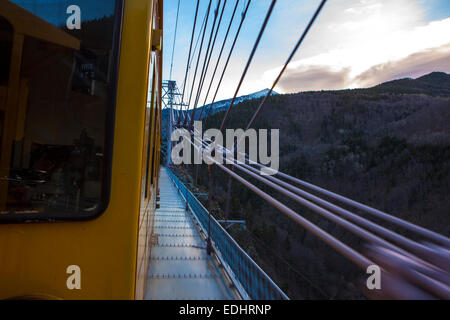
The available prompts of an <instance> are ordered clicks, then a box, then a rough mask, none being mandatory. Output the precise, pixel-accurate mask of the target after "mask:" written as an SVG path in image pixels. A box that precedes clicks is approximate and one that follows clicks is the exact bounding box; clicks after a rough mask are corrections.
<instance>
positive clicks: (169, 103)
mask: <svg viewBox="0 0 450 320" xmlns="http://www.w3.org/2000/svg"><path fill="white" fill-rule="evenodd" d="M162 90H163V95H162V101H163V109H164V110H169V112H168V113H169V115H168V119H167V121H168V123H167V126H166V128H167V132H166V139H167V140H166V141H167V142H166V143H163V146H162V148H163V149H164V150H165V151H166V160H167V165H170V164H171V156H170V155H171V153H172V142H171V139H170V138H171V136H172V132H173V130H174V128H175V127H176V126H178V125H179V123H180V122H181V118H182V117H184V116H185V113H184V112H183V110H182V109H183V107H185V106H187V105H186V104H184V103H183V101H182V100H181V99H182V94H181V93H180V91H179V89H178V86H177V82H176V81H174V80H165V81H163V83H162Z"/></svg>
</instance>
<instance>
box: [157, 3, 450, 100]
mask: <svg viewBox="0 0 450 320" xmlns="http://www.w3.org/2000/svg"><path fill="white" fill-rule="evenodd" d="M318 3H319V1H311V0H309V1H304V2H302V4H301V5H298V1H296V2H295V3H294V2H293V1H290V0H289V1H283V2H279V3H277V5H276V6H275V9H274V12H273V14H272V17H271V20H270V21H269V24H268V27H267V30H266V32H265V34H264V35H263V38H262V40H261V44H260V46H259V48H258V50H257V51H256V55H255V58H254V61H253V63H252V65H251V66H250V69H249V72H248V74H247V76H246V78H245V80H244V82H243V86H242V88H241V90H240V91H239V93H238V95H237V96H244V95H248V94H251V93H254V92H258V91H261V90H263V89H265V88H270V87H271V85H272V82H273V80H274V78H275V76H276V74H277V73H278V71H279V70H280V66H281V65H282V63H283V62H284V60H285V59H286V57H287V55H288V53H289V52H290V50H291V49H292V47H293V44H294V43H295V38H297V37H298V35H299V34H300V33H301V32H303V29H304V27H305V26H306V23H307V22H308V21H309V19H310V17H311V15H312V12H313V11H314V10H315V8H316V6H317V5H318ZM268 4H269V1H268V0H263V1H258V2H252V3H251V5H250V9H249V13H248V18H247V20H246V21H245V22H244V26H243V31H242V33H241V35H240V37H239V39H238V41H237V44H236V49H235V52H234V53H233V56H232V58H231V60H230V67H229V69H228V70H227V73H226V74H225V78H224V82H223V84H222V86H221V89H220V90H219V93H218V97H217V99H216V100H217V101H220V100H226V99H229V98H230V97H233V95H234V92H235V90H236V85H235V84H236V83H237V81H238V79H239V77H240V76H241V73H242V70H243V65H244V63H245V62H246V61H247V58H248V54H249V51H250V48H251V46H253V43H254V38H255V35H256V34H257V32H258V31H259V28H260V25H261V23H262V20H263V18H264V16H265V14H266V10H267V7H268ZM213 6H214V8H215V6H216V2H213ZM206 7H207V3H205V1H200V9H199V20H200V21H202V19H203V17H204V14H205V13H206ZM233 7H234V2H233V3H229V4H227V7H226V10H225V14H224V20H223V22H222V25H221V28H220V32H219V37H218V41H217V43H216V46H215V48H214V53H213V58H212V60H211V65H213V64H214V63H215V61H216V58H217V56H218V51H219V49H220V46H221V44H222V42H221V41H222V40H221V39H223V37H224V33H225V29H226V26H227V25H228V23H229V20H228V19H229V16H230V15H231V11H232V9H233ZM242 8H243V4H242V3H240V4H239V7H238V11H237V14H236V17H237V18H236V19H235V21H234V23H233V27H232V28H231V33H230V35H234V32H235V30H236V24H237V22H236V21H237V19H239V18H238V16H240V11H241V10H242ZM194 11H195V4H194V5H193V3H189V4H188V3H186V2H183V1H181V7H180V15H179V21H178V34H177V39H176V43H175V54H174V56H175V57H174V65H173V77H172V78H173V79H172V80H175V81H177V83H178V85H179V86H180V85H181V84H182V82H183V80H184V73H185V67H186V61H185V60H186V57H187V51H188V47H189V41H190V36H191V32H192V22H193V16H194ZM176 12H177V1H176V0H172V1H169V2H168V3H167V4H166V6H165V9H164V14H165V21H166V25H167V28H166V30H165V34H164V41H165V43H166V48H168V50H166V51H165V54H164V61H166V63H165V64H164V72H163V74H164V79H168V78H169V70H170V58H171V55H172V45H173V37H174V25H175V20H176ZM294 15H295V17H296V18H297V19H292V17H293V16H294ZM210 17H211V16H210ZM227 17H228V18H227ZM249 21H252V22H254V23H249ZM349 21H351V22H349ZM200 24H201V23H198V26H197V31H196V37H197V35H198V29H199V27H200ZM210 26H211V23H210V24H209V27H208V30H207V32H206V37H205V39H206V40H205V41H207V39H208V36H209V32H210ZM180 30H185V31H186V32H184V33H180ZM292 30H295V32H292ZM280 33H282V34H283V36H282V37H280ZM230 37H231V36H230ZM230 42H231V41H230V38H229V39H228V42H227V45H226V46H225V51H224V54H227V53H228V50H229V47H230ZM274 48H276V49H274ZM204 51H205V48H204V50H203V52H204ZM203 56H204V55H203V54H202V59H203ZM449 61H450V3H448V2H447V1H443V0H431V1H422V0H400V1H397V2H395V3H393V2H392V1H387V0H365V1H361V0H340V1H336V2H331V3H328V4H327V5H326V6H325V8H324V10H323V12H322V13H321V15H320V16H319V17H318V19H317V22H316V23H315V24H314V26H313V27H312V29H311V32H310V34H309V35H308V36H307V37H306V39H305V41H304V44H303V45H302V47H301V48H300V50H299V52H298V53H297V54H296V55H295V57H294V59H293V61H292V63H291V64H290V66H289V67H288V69H287V70H286V73H285V74H284V76H283V77H282V79H281V81H280V83H279V84H278V85H277V86H276V88H275V91H277V92H278V93H281V94H282V93H298V92H308V91H321V90H345V89H355V88H369V87H373V86H375V85H378V84H380V83H384V82H387V81H391V80H396V79H402V78H413V79H415V78H418V77H421V76H423V75H426V74H429V73H431V72H433V71H441V72H445V73H448V72H450V62H449ZM194 66H195V64H193V66H192V69H194ZM220 66H223V62H222V63H221V64H220ZM220 68H221V67H220ZM220 68H219V70H220ZM211 69H212V67H210V69H209V70H208V77H207V83H209V81H210V76H211V74H212V70H211ZM191 82H192V79H190V82H188V85H187V90H188V89H189V90H190V86H191ZM216 84H217V79H216V80H215V82H214V84H213V88H215V86H216ZM196 86H197V85H196ZM202 99H203V97H202V98H201V99H200V100H201V101H202ZM210 100H211V99H208V101H207V103H206V104H209V103H210V102H211V101H210ZM191 107H192V106H191Z"/></svg>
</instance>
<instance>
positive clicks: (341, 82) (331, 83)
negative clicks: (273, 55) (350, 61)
mask: <svg viewBox="0 0 450 320" xmlns="http://www.w3.org/2000/svg"><path fill="white" fill-rule="evenodd" d="M348 83H350V76H349V69H348V68H345V69H342V70H337V71H333V70H332V69H331V68H330V67H329V66H305V67H301V66H300V67H298V68H296V69H293V70H289V71H288V72H287V73H286V74H285V75H284V77H283V78H282V79H281V80H280V82H279V87H280V88H281V89H282V91H283V92H296V91H299V90H298V89H299V88H301V91H312V90H322V89H323V88H327V89H329V90H336V89H341V88H343V87H345V86H346V85H347V84H348Z"/></svg>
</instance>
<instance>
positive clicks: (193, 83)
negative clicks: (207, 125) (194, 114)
mask: <svg viewBox="0 0 450 320" xmlns="http://www.w3.org/2000/svg"><path fill="white" fill-rule="evenodd" d="M211 4H212V0H209V5H208V9H207V10H206V23H205V27H204V28H203V34H202V40H201V42H200V49H199V51H198V58H197V64H196V66H195V72H194V79H193V81H192V88H191V94H190V95H189V101H188V103H187V104H188V106H187V107H186V112H189V107H190V106H191V99H192V94H193V93H194V87H195V80H196V78H197V72H198V67H199V65H200V58H201V55H202V49H203V42H204V40H205V35H206V29H207V27H208V20H209V12H210V11H211Z"/></svg>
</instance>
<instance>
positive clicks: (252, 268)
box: [167, 168, 289, 300]
mask: <svg viewBox="0 0 450 320" xmlns="http://www.w3.org/2000/svg"><path fill="white" fill-rule="evenodd" d="M167 172H168V173H169V177H170V178H171V180H172V181H173V183H174V185H175V186H176V187H177V189H178V191H179V192H180V194H181V196H182V197H183V198H184V200H185V201H186V203H187V205H188V206H189V208H190V210H191V212H192V213H193V214H194V216H195V218H196V219H197V221H198V222H199V223H200V225H201V228H202V229H203V231H204V233H205V234H208V232H207V230H208V223H209V219H210V215H209V212H208V210H207V209H206V208H205V207H204V206H203V204H202V203H201V202H200V201H199V200H198V199H197V198H196V197H195V196H194V195H193V193H192V192H191V191H190V190H189V189H188V188H187V187H186V186H185V185H184V184H183V183H182V182H181V180H180V179H178V177H177V176H176V175H175V174H174V173H173V172H172V171H171V170H170V169H169V168H167ZM210 223H211V224H210V238H211V242H212V246H213V248H214V250H215V252H216V254H217V256H218V258H219V260H220V261H221V263H222V264H223V265H224V267H225V269H226V270H227V272H228V274H229V275H230V278H231V279H232V280H233V282H234V284H235V285H236V287H237V289H238V290H239V292H240V293H241V295H242V296H243V298H246V299H252V300H282V299H283V300H288V299H289V298H288V296H287V295H286V294H285V293H284V292H283V291H282V290H281V289H280V288H279V287H278V286H277V285H276V284H275V282H273V280H272V279H270V277H269V276H268V275H267V274H266V273H265V272H264V271H263V270H262V269H261V268H260V267H259V266H258V265H257V264H256V262H255V261H253V259H252V258H251V257H250V256H249V255H248V254H247V253H246V252H245V251H244V250H243V249H242V248H241V247H240V246H239V244H237V242H236V241H235V240H234V239H233V238H232V237H231V236H230V234H229V233H228V232H227V231H226V230H225V229H224V228H223V227H222V226H221V225H220V223H219V222H217V220H216V219H214V217H212V216H211V220H210ZM236 282H237V283H236Z"/></svg>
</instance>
